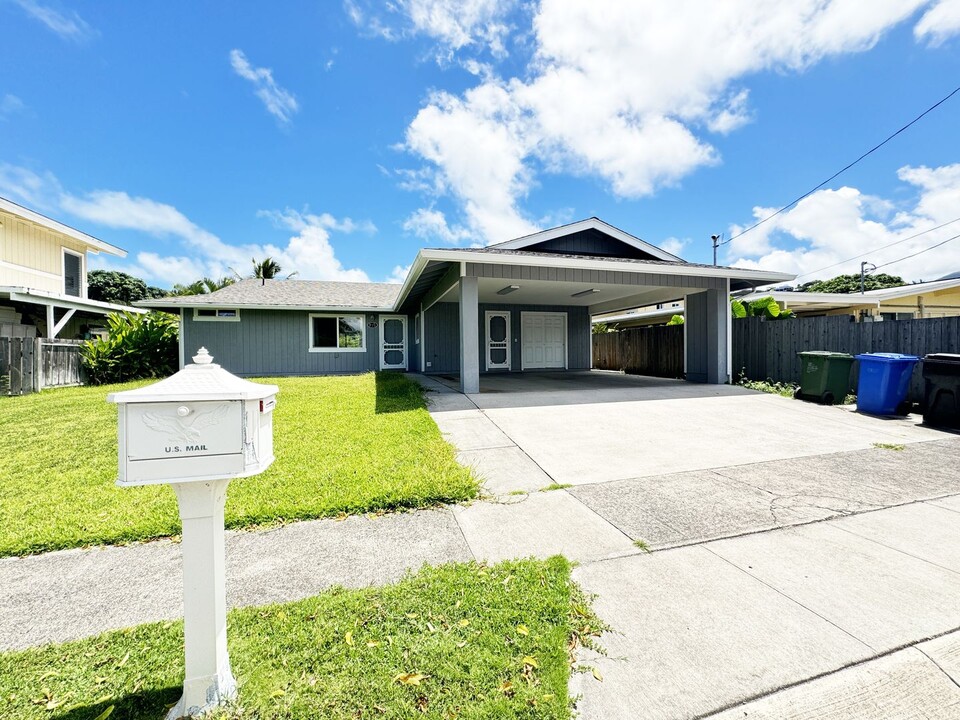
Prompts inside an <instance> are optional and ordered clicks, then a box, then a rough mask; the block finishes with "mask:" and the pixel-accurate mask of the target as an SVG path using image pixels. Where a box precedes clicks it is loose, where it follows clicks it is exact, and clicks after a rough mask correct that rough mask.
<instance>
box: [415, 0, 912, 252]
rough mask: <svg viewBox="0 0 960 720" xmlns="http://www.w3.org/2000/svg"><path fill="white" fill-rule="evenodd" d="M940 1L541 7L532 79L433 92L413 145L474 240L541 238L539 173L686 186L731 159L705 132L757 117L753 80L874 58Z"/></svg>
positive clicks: (638, 191)
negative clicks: (531, 197)
mask: <svg viewBox="0 0 960 720" xmlns="http://www.w3.org/2000/svg"><path fill="white" fill-rule="evenodd" d="M929 1H930V0H876V1H875V2H871V3H864V2H862V0H766V1H764V2H757V1H756V0H729V1H728V2H723V3H716V2H710V1H708V0H678V1H677V2H673V3H655V2H645V3H626V2H622V1H621V0H595V1H594V2H591V3H571V2H567V1H566V0H543V1H542V2H541V3H540V5H539V7H538V8H537V9H536V13H535V16H534V18H533V28H532V29H533V35H532V40H533V43H534V46H535V53H534V57H533V59H532V61H531V62H530V64H529V65H528V66H527V67H526V68H525V69H524V71H523V72H522V73H521V74H520V75H519V76H517V77H513V78H499V77H496V76H495V75H493V74H492V72H491V71H490V70H489V69H487V70H485V72H484V73H483V74H481V75H480V76H479V81H478V84H477V85H476V86H475V87H473V88H471V89H469V90H467V91H466V92H464V93H462V94H459V95H454V94H451V93H448V92H436V93H434V94H433V95H432V96H431V97H430V98H428V100H427V102H426V104H425V106H424V107H423V108H422V109H421V111H420V112H419V113H418V114H417V116H416V118H415V119H414V120H413V121H412V123H411V124H410V126H409V127H408V128H407V132H406V137H405V148H406V149H407V150H408V151H409V152H411V153H412V154H414V155H416V156H418V157H420V158H421V159H422V160H424V161H425V162H426V166H425V167H427V168H429V169H432V170H433V171H434V173H435V180H434V182H433V191H432V195H434V196H436V195H439V194H443V193H446V194H449V195H452V196H453V197H454V198H455V199H456V200H458V202H459V203H460V207H461V209H462V211H463V215H464V219H463V224H464V225H465V226H466V227H467V228H468V229H469V230H470V231H471V232H472V233H474V234H475V235H477V236H479V237H482V238H484V239H485V240H486V241H487V242H496V241H499V240H504V239H507V238H509V237H513V236H515V235H519V234H522V233H523V232H529V231H530V230H531V229H533V225H534V223H532V222H531V221H530V220H529V219H528V218H526V217H525V215H524V213H523V210H522V207H521V201H522V199H523V197H524V196H525V195H526V193H528V192H529V191H530V190H531V189H532V188H533V187H534V186H535V184H536V173H538V172H548V173H572V174H577V175H589V176H595V177H599V178H601V179H603V180H604V181H605V182H606V183H607V184H608V185H609V187H610V189H611V191H612V192H613V193H614V194H615V195H616V196H618V197H622V198H638V197H642V196H645V195H650V194H652V193H655V192H656V191H657V190H658V189H660V188H663V187H669V186H672V185H676V184H677V183H679V182H680V181H681V180H682V179H683V178H684V177H685V176H687V175H689V174H690V173H692V172H694V171H695V170H697V169H698V168H700V167H703V166H707V165H712V164H715V163H717V162H719V160H720V158H719V155H718V153H717V151H716V150H715V149H714V148H713V147H712V145H710V143H709V141H708V140H706V139H704V138H703V137H701V133H702V132H703V131H704V130H709V131H712V132H717V133H728V132H732V131H733V130H735V129H736V128H737V127H739V126H742V125H743V124H744V123H746V122H749V121H750V120H751V119H752V112H751V110H750V108H749V105H748V99H749V89H748V88H746V87H743V85H744V82H745V79H747V78H749V77H750V76H751V75H753V74H756V73H759V72H762V71H771V70H772V71H779V72H800V71H803V70H804V69H806V68H808V67H810V66H811V65H814V64H815V63H817V62H819V61H820V60H822V59H824V58H827V57H831V56H836V55H840V54H844V53H852V52H862V51H865V50H868V49H870V48H871V47H873V46H874V45H875V44H876V42H877V41H878V40H879V39H880V37H881V36H882V35H883V33H885V32H886V31H888V30H889V29H890V28H892V27H894V26H895V25H897V24H898V23H900V22H903V21H905V20H906V19H908V18H909V17H910V16H911V15H912V14H913V13H915V12H916V10H917V9H918V8H921V7H923V6H925V5H927V4H928V3H929ZM404 7H407V6H404ZM450 37H453V36H452V35H451V36H450ZM451 46H452V45H451ZM429 185H430V183H423V187H421V188H419V189H421V190H424V189H427V187H428V186H429Z"/></svg>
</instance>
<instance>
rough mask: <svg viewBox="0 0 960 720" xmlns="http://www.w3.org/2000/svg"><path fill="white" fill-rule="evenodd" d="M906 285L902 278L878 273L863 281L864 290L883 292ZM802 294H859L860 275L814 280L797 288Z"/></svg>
mask: <svg viewBox="0 0 960 720" xmlns="http://www.w3.org/2000/svg"><path fill="white" fill-rule="evenodd" d="M903 285H906V283H905V282H904V281H903V278H902V277H899V276H897V275H887V274H886V273H877V274H876V275H867V276H865V277H864V279H863V289H864V290H882V289H883V288H891V287H901V286H903ZM797 290H799V291H800V292H817V293H858V292H860V273H853V274H852V275H837V277H835V278H831V279H830V280H814V281H813V282H808V283H804V284H803V285H801V286H800V287H798V288H797Z"/></svg>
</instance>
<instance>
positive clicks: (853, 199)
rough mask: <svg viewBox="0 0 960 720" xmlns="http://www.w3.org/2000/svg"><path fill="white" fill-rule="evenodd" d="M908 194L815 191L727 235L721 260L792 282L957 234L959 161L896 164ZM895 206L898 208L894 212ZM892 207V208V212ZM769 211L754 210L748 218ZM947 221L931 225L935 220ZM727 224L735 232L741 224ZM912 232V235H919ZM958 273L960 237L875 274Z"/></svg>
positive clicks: (894, 256)
mask: <svg viewBox="0 0 960 720" xmlns="http://www.w3.org/2000/svg"><path fill="white" fill-rule="evenodd" d="M897 176H898V178H899V179H900V180H901V181H902V182H903V183H904V185H905V187H904V190H906V191H908V192H909V193H910V194H911V195H912V196H913V197H912V200H911V201H910V202H908V203H906V204H903V203H901V202H897V203H894V202H893V201H891V200H888V199H884V198H877V197H873V196H870V195H867V194H864V193H862V192H861V191H860V190H859V189H857V188H852V187H840V188H837V189H835V190H834V189H829V190H819V191H817V192H816V193H814V194H813V195H810V196H809V197H807V198H805V199H803V200H802V201H800V202H799V203H797V205H796V206H795V207H793V208H792V209H790V210H787V211H786V212H783V213H781V214H780V215H777V216H776V217H775V218H773V219H771V220H770V221H769V222H767V223H765V224H763V225H761V226H760V227H758V228H757V229H756V230H752V231H750V232H748V233H746V234H745V235H743V236H742V237H739V238H736V239H734V240H733V241H732V242H731V243H730V244H729V245H728V246H727V262H729V263H730V264H733V265H735V266H738V267H751V268H762V269H766V270H782V271H784V272H794V273H797V274H799V275H801V276H802V277H800V278H798V282H807V281H810V280H816V279H821V278H830V277H834V276H836V275H840V274H849V273H854V272H859V271H860V262H861V261H863V260H866V261H868V262H870V263H873V264H874V265H883V264H885V263H889V262H892V261H895V260H899V259H900V258H904V257H906V256H907V255H911V254H913V253H915V252H918V251H920V250H924V249H926V248H930V247H932V246H933V245H936V244H937V243H939V242H941V241H944V240H948V239H949V238H951V237H953V236H954V235H957V234H960V222H951V221H953V220H956V219H957V218H958V216H960V212H958V208H960V163H958V164H954V165H944V166H941V167H937V168H929V167H925V166H920V167H910V166H907V167H903V168H901V169H900V170H899V171H898V173H897ZM896 208H899V209H896ZM891 209H895V211H894V212H892V213H891ZM773 211H774V208H763V207H757V208H754V210H753V217H754V221H756V220H760V219H763V218H765V217H768V216H769V215H770V214H771V213H772V212H773ZM945 223H950V224H948V225H946V226H945V227H942V228H940V229H938V230H933V231H932V232H925V231H929V230H931V229H932V228H936V227H938V226H939V225H943V224H945ZM750 224H752V223H744V225H743V226H740V225H733V226H731V228H730V236H731V237H734V236H736V235H737V234H738V233H739V232H741V231H742V230H743V228H744V227H745V226H749V225H750ZM922 232H923V233H925V234H923V235H920V236H919V237H915V238H914V237H912V236H914V235H917V234H918V233H922ZM957 270H960V238H958V239H957V240H954V241H951V242H948V243H946V244H945V245H943V246H941V247H938V248H935V249H933V250H931V251H929V252H925V253H923V254H920V255H917V256H916V257H914V258H909V259H906V260H903V261H901V262H896V263H895V264H892V265H890V266H889V267H884V268H883V269H882V272H889V273H890V274H892V275H901V276H902V277H903V278H904V279H905V280H908V281H912V280H935V279H937V278H940V277H942V276H944V275H946V274H948V273H951V272H954V271H957Z"/></svg>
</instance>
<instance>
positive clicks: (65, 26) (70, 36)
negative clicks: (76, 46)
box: [14, 0, 97, 41]
mask: <svg viewBox="0 0 960 720" xmlns="http://www.w3.org/2000/svg"><path fill="white" fill-rule="evenodd" d="M14 2H15V3H16V4H17V5H19V6H20V7H21V8H22V9H23V10H24V12H26V13H27V14H28V15H29V16H30V17H32V18H33V19H34V20H37V21H38V22H40V23H42V24H43V25H44V26H46V28H47V29H48V30H50V31H51V32H54V33H56V34H57V35H59V36H60V37H62V38H65V39H67V40H76V41H82V40H86V39H88V38H91V37H94V36H95V35H96V34H97V32H96V30H94V29H93V28H91V27H90V25H88V24H87V22H86V21H85V20H84V19H83V18H82V17H80V15H78V14H77V12H76V11H75V10H71V11H69V12H61V11H59V10H56V9H55V8H53V7H51V6H50V5H43V4H41V3H39V2H37V0H14Z"/></svg>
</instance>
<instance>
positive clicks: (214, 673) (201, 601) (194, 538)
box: [167, 480, 237, 720]
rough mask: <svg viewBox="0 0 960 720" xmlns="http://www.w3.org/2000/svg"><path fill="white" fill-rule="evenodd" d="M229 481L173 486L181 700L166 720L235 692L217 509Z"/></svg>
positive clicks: (192, 712)
mask: <svg viewBox="0 0 960 720" xmlns="http://www.w3.org/2000/svg"><path fill="white" fill-rule="evenodd" d="M229 483H230V481H229V480H211V481H209V482H188V483H173V485H172V487H173V490H174V492H176V494H177V503H178V504H179V507H180V519H181V520H182V522H183V540H182V542H181V544H180V549H181V553H182V555H183V625H184V628H183V630H184V640H185V645H186V674H185V677H184V681H183V697H182V698H180V701H179V702H178V703H177V704H176V705H174V706H173V708H172V709H171V710H170V712H169V713H168V714H167V720H174V719H175V718H179V717H182V716H184V715H186V716H190V715H198V714H200V713H202V712H204V711H205V710H208V709H210V708H212V707H215V706H216V705H218V704H219V703H221V702H222V701H223V700H225V699H227V698H230V697H232V696H233V695H234V694H235V692H236V687H237V684H236V681H235V680H234V678H233V673H232V672H231V671H230V658H229V656H228V655H227V596H226V584H225V572H226V568H225V561H224V543H223V536H224V530H223V506H224V502H225V501H226V498H227V485H228V484H229Z"/></svg>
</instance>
